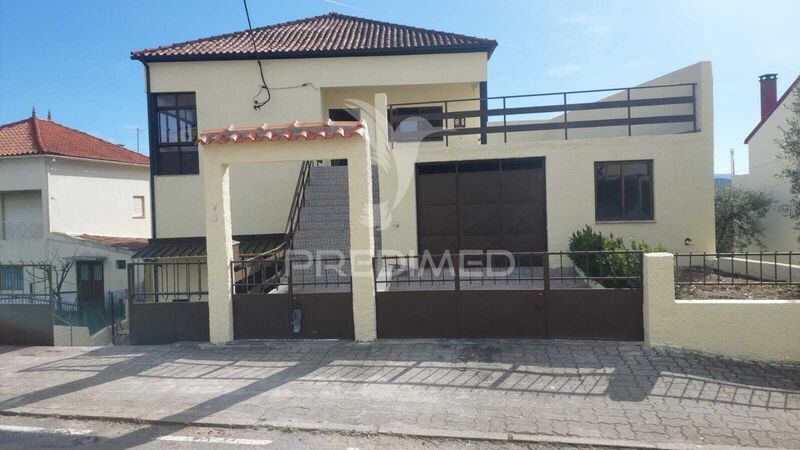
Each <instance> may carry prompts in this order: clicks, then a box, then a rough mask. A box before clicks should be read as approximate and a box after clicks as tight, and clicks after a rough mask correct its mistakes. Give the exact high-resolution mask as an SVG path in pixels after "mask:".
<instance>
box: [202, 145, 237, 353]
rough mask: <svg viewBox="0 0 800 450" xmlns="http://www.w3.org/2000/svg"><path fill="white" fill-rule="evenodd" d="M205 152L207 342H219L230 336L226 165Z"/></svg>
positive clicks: (230, 245)
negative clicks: (208, 338)
mask: <svg viewBox="0 0 800 450" xmlns="http://www.w3.org/2000/svg"><path fill="white" fill-rule="evenodd" d="M222 150H224V148H223V149H222ZM207 152H209V150H207V149H204V151H202V152H201V154H203V155H204V157H203V167H204V168H203V174H204V189H205V208H206V252H207V253H206V255H207V256H206V258H207V265H208V325H209V332H210V337H211V342H218V343H221V342H229V341H232V340H233V299H232V297H231V261H232V259H233V238H232V237H231V236H232V232H231V208H230V201H231V200H230V169H229V167H230V166H229V165H227V164H220V163H219V162H215V161H214V158H209V157H208V156H209V155H208V153H207Z"/></svg>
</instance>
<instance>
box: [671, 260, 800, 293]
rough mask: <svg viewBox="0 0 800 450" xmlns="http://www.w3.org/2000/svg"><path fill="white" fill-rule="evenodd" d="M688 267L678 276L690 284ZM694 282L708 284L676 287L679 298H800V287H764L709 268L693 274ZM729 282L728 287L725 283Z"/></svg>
mask: <svg viewBox="0 0 800 450" xmlns="http://www.w3.org/2000/svg"><path fill="white" fill-rule="evenodd" d="M689 279H690V271H689V269H688V268H680V269H679V270H678V273H677V274H676V281H678V282H681V281H689ZM691 280H692V281H693V282H695V283H702V282H703V281H704V280H705V282H706V283H708V284H707V285H705V286H703V285H683V286H681V285H676V286H675V297H676V298H678V299H696V300H703V299H740V300H751V299H752V300H758V299H765V300H771V299H778V300H784V299H791V300H796V299H800V284H788V283H787V284H761V281H760V280H759V279H757V278H746V277H743V276H740V275H731V274H730V273H725V272H717V271H716V270H713V269H711V268H707V269H706V272H705V274H704V273H703V270H702V269H701V268H694V269H693V270H692V271H691ZM799 281H800V280H799ZM723 283H728V284H723Z"/></svg>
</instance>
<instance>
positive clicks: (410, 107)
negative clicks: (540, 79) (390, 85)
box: [388, 83, 698, 145]
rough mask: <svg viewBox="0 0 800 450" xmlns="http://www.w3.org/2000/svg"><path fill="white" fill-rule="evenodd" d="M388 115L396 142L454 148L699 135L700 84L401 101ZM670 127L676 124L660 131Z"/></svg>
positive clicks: (390, 108)
mask: <svg viewBox="0 0 800 450" xmlns="http://www.w3.org/2000/svg"><path fill="white" fill-rule="evenodd" d="M597 97H600V98H597ZM388 113H389V125H390V126H389V135H390V141H391V142H393V143H394V142H420V141H444V143H445V145H449V144H450V142H449V141H450V138H452V137H456V136H469V135H474V136H475V137H476V138H478V137H479V138H480V143H481V144H486V143H487V142H488V140H489V139H488V137H489V136H490V135H497V138H498V142H499V135H502V137H503V142H504V143H505V142H508V140H509V134H514V133H520V132H530V133H531V136H525V137H524V138H523V140H526V138H528V137H530V138H531V139H532V140H537V139H561V138H563V139H569V138H570V137H601V136H602V137H608V136H626V135H627V136H633V135H647V134H679V133H691V132H697V131H698V124H697V84H696V83H682V84H665V85H654V86H639V87H627V88H615V89H594V90H587V91H569V92H550V93H542V94H525V95H511V96H502V97H480V98H468V99H457V100H436V101H428V102H415V103H396V104H391V105H389V111H388ZM404 122H405V123H404ZM666 124H673V125H667V126H666V127H663V126H662V127H661V129H657V126H659V125H666ZM646 126H650V128H649V129H648V128H645V127H646ZM601 128H602V129H605V130H597V131H596V132H594V133H592V132H587V131H582V132H577V130H586V129H601ZM535 132H540V134H539V135H538V136H535V135H534V133H535ZM571 132H572V133H571ZM595 135H596V136H595Z"/></svg>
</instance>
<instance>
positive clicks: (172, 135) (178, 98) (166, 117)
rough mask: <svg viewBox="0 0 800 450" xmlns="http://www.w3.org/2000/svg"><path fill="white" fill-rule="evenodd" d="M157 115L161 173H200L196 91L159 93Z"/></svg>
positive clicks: (157, 151) (158, 160) (158, 163)
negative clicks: (197, 143)
mask: <svg viewBox="0 0 800 450" xmlns="http://www.w3.org/2000/svg"><path fill="white" fill-rule="evenodd" d="M155 115H156V117H152V118H151V119H150V120H155V121H156V130H157V132H158V144H157V146H156V149H155V150H156V152H155V153H156V158H157V161H156V163H157V168H158V175H185V174H197V173H199V172H200V167H199V161H198V156H197V145H196V142H197V107H196V104H195V95H194V93H175V94H155Z"/></svg>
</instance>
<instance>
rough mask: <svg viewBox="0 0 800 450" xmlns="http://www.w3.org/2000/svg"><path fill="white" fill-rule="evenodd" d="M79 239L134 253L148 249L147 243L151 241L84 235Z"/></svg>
mask: <svg viewBox="0 0 800 450" xmlns="http://www.w3.org/2000/svg"><path fill="white" fill-rule="evenodd" d="M77 237H78V239H85V240H87V241H92V242H96V243H98V244H103V245H110V246H112V247H119V248H124V249H127V250H132V251H138V250H141V249H143V248H145V247H147V243H148V241H149V240H148V239H147V238H130V237H115V236H97V235H94V234H82V235H80V236H77Z"/></svg>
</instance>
